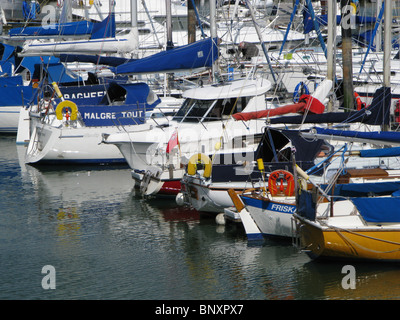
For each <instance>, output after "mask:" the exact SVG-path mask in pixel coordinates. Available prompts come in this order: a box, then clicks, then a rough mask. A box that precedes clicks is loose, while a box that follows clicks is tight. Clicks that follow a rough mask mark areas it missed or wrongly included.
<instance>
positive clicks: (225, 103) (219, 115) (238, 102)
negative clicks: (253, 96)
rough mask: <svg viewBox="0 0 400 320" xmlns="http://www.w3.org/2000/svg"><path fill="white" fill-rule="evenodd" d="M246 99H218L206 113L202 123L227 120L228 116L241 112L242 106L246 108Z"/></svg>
mask: <svg viewBox="0 0 400 320" xmlns="http://www.w3.org/2000/svg"><path fill="white" fill-rule="evenodd" d="M246 103H247V99H246V98H245V97H242V98H226V99H219V100H217V102H216V103H215V105H214V107H213V108H212V109H211V110H210V112H208V114H207V115H206V117H205V118H204V121H214V120H221V119H225V118H228V117H229V116H230V115H232V114H234V113H236V112H241V111H242V110H243V108H244V107H243V106H246Z"/></svg>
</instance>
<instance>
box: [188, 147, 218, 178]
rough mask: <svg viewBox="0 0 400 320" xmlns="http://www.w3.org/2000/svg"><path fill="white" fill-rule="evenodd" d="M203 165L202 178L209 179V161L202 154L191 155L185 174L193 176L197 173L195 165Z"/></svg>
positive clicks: (210, 166) (210, 165) (208, 158)
mask: <svg viewBox="0 0 400 320" xmlns="http://www.w3.org/2000/svg"><path fill="white" fill-rule="evenodd" d="M199 163H201V164H203V165H204V173H203V177H204V178H209V177H210V176H211V168H212V164H211V159H210V157H208V156H207V155H205V154H204V153H196V154H194V155H192V156H191V157H190V159H189V163H188V167H187V173H188V175H191V176H193V175H195V174H196V172H197V164H199Z"/></svg>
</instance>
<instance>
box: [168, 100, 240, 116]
mask: <svg viewBox="0 0 400 320" xmlns="http://www.w3.org/2000/svg"><path fill="white" fill-rule="evenodd" d="M247 100H248V98H246V97H243V98H227V99H218V100H196V99H186V100H185V101H184V103H183V104H182V107H181V108H180V109H179V111H178V112H177V113H176V115H175V117H174V118H173V120H175V121H182V122H199V121H200V120H202V119H203V121H215V120H221V119H223V118H225V117H228V116H230V115H231V114H233V113H236V112H241V111H242V110H243V109H244V107H245V106H246V104H247V102H248V101H247Z"/></svg>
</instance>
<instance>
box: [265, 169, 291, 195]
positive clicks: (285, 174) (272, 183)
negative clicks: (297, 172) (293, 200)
mask: <svg viewBox="0 0 400 320" xmlns="http://www.w3.org/2000/svg"><path fill="white" fill-rule="evenodd" d="M278 181H279V182H280V185H279V186H278ZM268 190H269V192H270V193H271V195H273V196H276V195H278V194H284V195H286V196H289V197H290V196H293V195H294V177H293V175H292V174H291V173H290V172H289V171H286V170H275V171H272V172H271V174H270V175H269V178H268Z"/></svg>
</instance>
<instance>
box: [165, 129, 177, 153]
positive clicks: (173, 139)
mask: <svg viewBox="0 0 400 320" xmlns="http://www.w3.org/2000/svg"><path fill="white" fill-rule="evenodd" d="M176 146H179V140H178V130H175V132H174V133H173V134H172V136H171V138H170V139H169V141H168V144H167V153H170V152H171V150H172V149H173V148H175V147H176Z"/></svg>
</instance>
